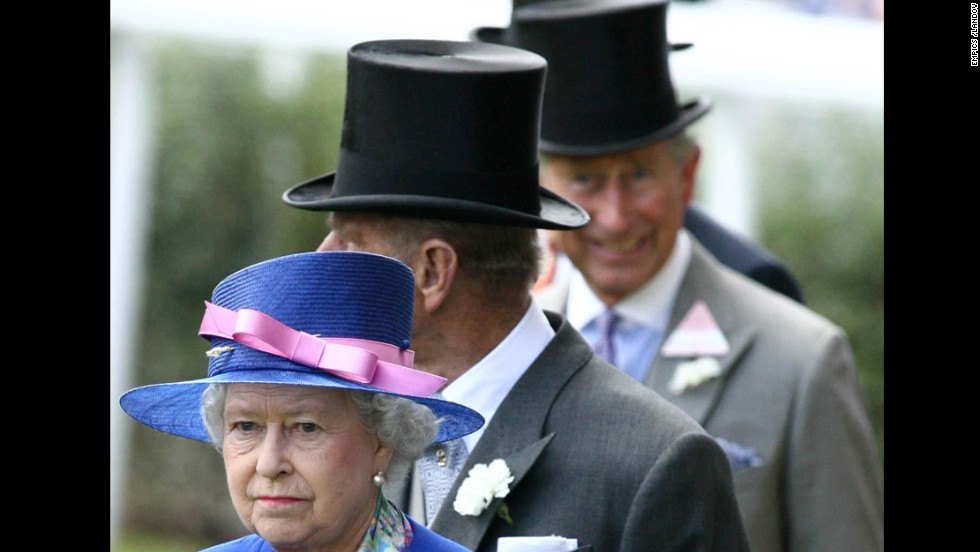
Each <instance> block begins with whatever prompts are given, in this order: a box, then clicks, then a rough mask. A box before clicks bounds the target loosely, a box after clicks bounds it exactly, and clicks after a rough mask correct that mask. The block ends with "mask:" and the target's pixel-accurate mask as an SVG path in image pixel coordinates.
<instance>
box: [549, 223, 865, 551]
mask: <svg viewBox="0 0 980 552" xmlns="http://www.w3.org/2000/svg"><path fill="white" fill-rule="evenodd" d="M691 241H692V245H693V251H692V256H691V264H690V266H689V268H688V270H687V273H686V274H685V276H684V280H683V281H682V284H681V288H680V291H679V293H678V296H677V300H676V302H675V304H674V308H673V311H672V312H671V315H670V321H669V323H668V328H667V331H666V332H665V334H664V335H665V336H669V335H671V333H672V332H673V331H674V329H675V328H676V327H677V325H678V323H679V322H680V321H681V320H682V319H683V317H684V315H685V314H687V312H688V311H689V310H690V309H691V306H692V305H693V304H694V303H695V302H696V301H698V300H701V301H704V302H705V303H706V304H707V306H708V308H709V310H710V311H711V313H712V315H713V316H714V318H715V320H716V322H717V324H718V326H719V328H720V329H721V331H722V333H723V334H724V335H725V337H726V339H727V340H728V342H729V344H730V346H731V349H730V351H729V353H728V354H727V355H725V356H723V357H721V358H720V359H719V360H720V364H721V367H722V372H721V375H720V376H719V377H717V378H714V379H710V380H708V381H706V382H705V383H703V384H701V385H699V386H697V387H694V388H689V389H687V390H686V391H684V392H683V393H681V394H679V395H678V394H674V393H673V392H671V391H669V390H668V388H667V384H668V382H669V381H670V379H671V376H672V375H673V373H674V369H675V368H676V367H677V365H678V364H679V363H680V362H683V361H685V360H690V359H689V358H687V359H686V358H664V357H663V356H661V355H660V353H659V352H658V354H657V356H656V357H655V359H654V362H653V366H652V368H651V370H650V372H649V373H648V374H647V378H646V381H645V383H646V385H647V386H649V387H651V388H653V389H654V390H656V391H657V392H658V393H660V394H661V395H663V396H664V397H665V398H667V399H669V400H670V401H672V402H673V403H674V404H676V405H677V406H679V407H680V408H681V409H682V410H684V412H687V413H688V414H689V415H690V416H691V417H693V418H694V419H695V420H697V421H698V422H699V423H700V424H701V425H702V426H703V427H704V428H705V429H706V430H707V431H708V433H710V434H711V435H713V436H714V437H717V438H721V439H724V440H726V441H727V442H729V443H732V444H734V445H735V446H734V447H733V446H731V445H728V446H727V449H728V451H729V452H730V454H732V455H733V456H735V457H741V460H742V461H743V463H744V464H749V463H750V460H752V461H754V462H755V463H758V462H759V461H761V465H758V466H755V467H745V466H744V465H736V466H733V471H734V479H735V493H736V495H737V497H738V502H739V506H740V509H741V514H742V521H743V523H744V524H745V529H746V532H747V533H748V537H749V544H750V546H751V548H752V551H753V552H817V551H820V552H848V551H853V552H876V551H882V550H884V506H883V500H884V490H883V485H884V481H883V476H882V474H881V471H880V466H879V465H878V457H877V451H876V446H875V443H874V439H873V433H872V428H871V423H870V421H869V418H868V414H867V405H866V402H865V397H864V395H863V391H862V389H861V388H860V384H859V381H858V379H857V373H856V371H855V368H854V361H853V358H852V355H851V350H850V345H849V344H848V342H847V339H846V337H845V335H844V334H843V332H842V331H841V330H840V328H838V327H837V326H835V325H833V324H832V323H830V322H829V321H827V320H826V319H824V318H822V317H821V316H819V315H817V314H816V313H814V312H812V311H810V310H808V309H806V308H805V307H802V306H801V305H799V304H797V303H796V302H794V301H791V300H789V299H787V298H786V297H784V296H782V295H780V294H777V293H775V292H773V291H771V290H769V289H766V288H764V287H762V286H761V285H759V284H757V283H756V282H753V281H751V280H749V279H747V278H745V277H744V276H742V275H741V274H738V273H736V272H734V271H732V270H730V269H728V268H727V267H724V266H722V265H721V264H720V263H718V262H717V261H716V260H715V259H714V257H712V256H711V254H710V253H708V252H707V251H706V250H705V249H704V248H703V246H701V244H699V243H698V242H697V241H696V240H694V239H692V240H691ZM567 300H568V285H567V282H562V283H559V284H555V285H554V286H553V287H552V288H549V289H546V290H544V291H543V293H542V294H541V295H540V296H539V297H538V302H539V303H540V304H541V305H542V306H543V307H544V308H545V309H550V310H555V311H557V312H564V311H565V304H566V303H567ZM752 452H754V453H755V454H752Z"/></svg>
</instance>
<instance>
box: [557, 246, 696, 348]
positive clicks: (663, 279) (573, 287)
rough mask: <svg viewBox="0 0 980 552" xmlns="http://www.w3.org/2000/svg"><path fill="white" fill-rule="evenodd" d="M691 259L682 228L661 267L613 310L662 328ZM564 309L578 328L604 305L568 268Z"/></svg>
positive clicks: (589, 320) (570, 321) (576, 271)
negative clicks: (566, 295)
mask: <svg viewBox="0 0 980 552" xmlns="http://www.w3.org/2000/svg"><path fill="white" fill-rule="evenodd" d="M690 261H691V238H690V236H689V235H688V233H687V230H685V229H683V228H681V230H680V231H679V232H678V233H677V241H676V242H675V243H674V250H673V251H672V252H671V253H670V257H668V258H667V262H666V263H665V264H664V266H663V268H661V269H660V271H659V272H658V273H657V274H656V275H655V276H654V277H653V278H651V279H650V280H649V281H648V282H647V283H645V284H643V286H642V287H640V288H639V289H637V290H636V291H635V292H633V293H631V294H630V295H628V296H626V297H625V298H623V300H622V301H620V302H619V303H616V305H615V308H616V312H617V313H619V315H620V316H622V317H623V318H624V319H626V320H628V321H630V322H634V323H638V324H642V325H643V326H646V327H648V328H653V329H657V330H660V331H663V330H665V329H666V328H667V322H668V321H669V319H670V311H671V308H672V307H673V304H674V298H675V297H676V296H677V290H679V289H680V287H681V281H682V280H683V279H684V274H685V273H686V272H687V265H688V264H689V263H690ZM566 310H567V316H568V322H569V323H570V324H571V325H572V327H573V328H575V329H576V330H579V331H581V330H582V328H583V327H584V326H585V325H586V324H588V323H589V322H591V321H592V320H593V319H595V317H597V316H599V314H600V313H602V311H604V310H606V306H605V305H604V304H603V303H602V301H600V300H599V298H598V297H596V296H595V294H594V293H592V290H591V289H589V285H588V284H587V283H585V278H584V277H583V276H582V273H581V272H579V271H578V270H573V271H571V274H570V275H569V282H568V304H567V307H566Z"/></svg>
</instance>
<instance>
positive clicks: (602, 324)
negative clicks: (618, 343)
mask: <svg viewBox="0 0 980 552" xmlns="http://www.w3.org/2000/svg"><path fill="white" fill-rule="evenodd" d="M617 322H619V315H618V314H616V311H614V310H613V309H606V310H604V311H602V314H600V315H599V316H598V318H596V326H597V330H598V332H599V333H598V336H597V337H596V342H595V344H594V345H593V346H592V349H593V350H594V351H595V354H597V355H599V358H602V359H604V360H605V361H606V362H608V363H609V364H612V365H613V366H615V365H616V347H615V346H614V345H613V335H614V334H615V332H616V323H617Z"/></svg>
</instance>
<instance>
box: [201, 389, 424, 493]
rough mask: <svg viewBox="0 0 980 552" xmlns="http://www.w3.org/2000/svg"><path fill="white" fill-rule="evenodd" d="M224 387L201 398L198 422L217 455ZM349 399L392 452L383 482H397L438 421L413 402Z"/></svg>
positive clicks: (355, 394) (364, 394)
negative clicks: (202, 421)
mask: <svg viewBox="0 0 980 552" xmlns="http://www.w3.org/2000/svg"><path fill="white" fill-rule="evenodd" d="M226 389H227V385H226V384H219V383H212V384H210V385H209V386H208V387H207V389H205V390H204V393H203V394H202V395H201V418H202V419H203V420H204V426H205V428H207V430H208V436H210V437H211V444H212V445H213V446H214V448H216V449H217V450H218V451H220V450H221V443H222V441H223V440H224V411H225V392H226ZM348 395H349V396H350V398H351V401H352V402H353V404H354V408H355V409H356V410H357V413H358V415H359V416H360V417H361V422H362V423H363V424H364V428H365V430H367V432H368V433H369V434H371V435H374V436H376V437H377V438H378V440H380V441H381V442H382V443H384V444H385V445H386V446H388V447H389V448H391V451H392V454H391V461H390V462H389V463H388V470H387V471H386V472H385V478H386V479H387V480H388V481H399V480H401V479H402V478H404V477H405V476H406V475H407V474H408V470H409V468H410V467H411V466H412V463H413V462H415V459H416V458H418V457H419V456H420V455H421V454H422V451H423V450H425V447H427V446H429V444H430V443H432V440H433V439H434V438H435V436H436V431H437V430H438V428H439V423H440V422H441V420H438V419H436V416H435V414H433V413H432V411H431V410H429V408H428V407H426V406H424V405H422V404H419V403H417V402H415V401H413V400H410V399H406V398H403V397H396V396H393V395H386V394H383V393H371V392H369V391H357V390H351V391H350V392H349V393H348Z"/></svg>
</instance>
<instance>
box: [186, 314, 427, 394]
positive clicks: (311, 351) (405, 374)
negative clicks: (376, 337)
mask: <svg viewBox="0 0 980 552" xmlns="http://www.w3.org/2000/svg"><path fill="white" fill-rule="evenodd" d="M204 305H205V310H204V318H203V319H202V320H201V327H200V329H199V330H198V335H200V336H201V337H222V338H225V339H231V340H233V341H236V342H238V343H241V344H243V345H246V346H248V347H251V348H253V349H256V350H258V351H262V352H264V353H269V354H272V355H276V356H278V357H282V358H285V359H288V360H291V361H293V362H295V363H297V364H302V365H303V366H309V367H311V368H319V369H321V370H324V371H326V372H328V373H330V374H333V375H335V376H337V377H339V378H343V379H345V380H348V381H354V382H357V383H361V384H365V385H370V386H372V387H377V388H379V389H382V390H385V391H391V392H393V393H400V394H403V395H412V396H421V397H426V396H429V395H431V394H432V393H434V392H435V391H437V390H438V389H439V388H440V387H442V386H443V385H444V384H445V383H446V378H442V377H439V376H436V375H434V374H429V373H426V372H422V371H419V370H415V369H413V368H412V367H411V366H412V363H413V361H414V359H415V352H414V351H412V350H411V349H405V350H404V351H403V350H401V349H399V348H398V347H396V346H394V345H391V344H390V343H382V342H380V341H372V340H369V339H354V338H320V337H316V336H314V335H311V334H308V333H306V332H303V331H299V330H295V329H293V328H290V327H289V326H287V325H285V324H283V323H282V322H279V321H278V320H276V319H275V318H273V317H271V316H269V315H267V314H265V313H263V312H260V311H257V310H255V309H239V310H237V311H233V310H231V309H226V308H224V307H220V306H218V305H215V304H213V303H210V302H208V301H205V302H204Z"/></svg>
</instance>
